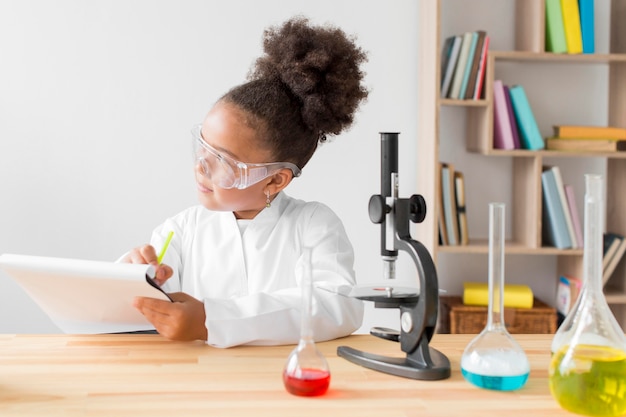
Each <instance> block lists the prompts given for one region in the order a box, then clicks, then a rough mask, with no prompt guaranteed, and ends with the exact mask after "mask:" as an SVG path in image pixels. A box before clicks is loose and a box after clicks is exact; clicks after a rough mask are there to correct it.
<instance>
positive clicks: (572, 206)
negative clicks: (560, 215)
mask: <svg viewBox="0 0 626 417" xmlns="http://www.w3.org/2000/svg"><path fill="white" fill-rule="evenodd" d="M563 188H565V196H566V197H567V205H568V206H569V211H570V215H571V217H572V224H573V226H574V233H576V243H577V244H578V247H579V248H582V247H583V229H582V227H581V224H580V216H579V215H578V208H577V207H576V197H575V196H574V187H573V186H571V185H567V184H565V185H564V187H563Z"/></svg>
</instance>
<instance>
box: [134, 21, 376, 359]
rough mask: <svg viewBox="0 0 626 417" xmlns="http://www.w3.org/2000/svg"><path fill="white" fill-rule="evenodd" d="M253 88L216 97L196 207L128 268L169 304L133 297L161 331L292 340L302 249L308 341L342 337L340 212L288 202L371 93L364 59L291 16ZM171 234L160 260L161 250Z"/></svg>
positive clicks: (259, 341) (347, 43) (215, 339)
mask: <svg viewBox="0 0 626 417" xmlns="http://www.w3.org/2000/svg"><path fill="white" fill-rule="evenodd" d="M263 46H264V55H263V56H262V57H261V58H259V59H258V60H257V61H256V64H255V66H254V67H253V69H252V71H251V73H250V76H249V81H248V82H246V83H244V84H242V85H239V86H237V87H235V88H233V89H232V90H230V91H229V92H227V93H226V94H225V95H224V96H223V97H221V98H220V99H219V100H218V101H217V103H216V104H215V105H214V107H213V108H212V109H211V110H210V111H209V113H208V115H207V116H206V118H205V120H204V122H203V123H202V124H201V125H198V126H196V127H195V128H194V129H193V131H192V141H193V149H194V155H195V176H196V182H197V189H198V198H199V200H200V205H199V206H195V207H191V208H189V209H187V210H185V211H183V212H182V213H180V214H178V215H176V216H174V217H173V218H171V219H168V220H166V221H165V222H164V223H163V224H162V225H161V226H159V227H158V228H156V230H155V231H154V232H153V236H152V240H151V243H152V245H145V246H142V247H139V248H135V249H133V250H131V251H130V252H129V253H128V254H127V255H126V256H125V257H124V261H126V262H132V263H150V264H153V265H155V267H156V273H157V276H156V281H157V283H158V284H159V285H162V287H163V289H164V290H165V291H166V292H168V293H169V294H170V297H171V298H172V300H173V301H174V302H167V301H161V300H156V299H151V298H142V297H138V298H137V299H136V300H135V307H136V308H137V309H138V310H139V311H141V312H142V313H143V314H144V316H145V317H146V318H147V319H148V320H149V321H150V322H151V323H152V324H153V325H154V326H155V328H156V330H157V331H158V332H159V333H160V334H162V335H163V336H165V337H167V338H169V339H173V340H196V339H200V340H205V341H207V343H209V344H210V345H213V346H218V347H229V346H235V345H240V344H256V345H270V344H289V343H297V341H298V339H299V336H300V307H301V306H300V302H301V295H300V294H301V290H300V287H299V286H300V285H302V282H301V281H302V277H301V276H300V275H301V274H299V273H298V270H299V268H298V265H299V262H301V257H302V253H303V248H306V247H309V248H311V249H312V252H311V259H312V261H311V263H312V271H313V286H314V290H313V319H312V328H313V331H314V335H315V339H316V340H318V341H321V340H329V339H333V338H337V337H342V336H346V335H349V334H350V333H352V332H353V331H354V330H356V329H357V328H358V327H359V326H360V325H361V321H362V316H363V306H362V304H361V302H360V301H358V300H355V299H352V298H348V297H344V296H341V295H338V294H337V291H338V289H339V287H342V286H353V285H355V277H354V270H353V261H354V254H353V249H352V246H351V244H350V242H349V240H348V237H347V235H346V232H345V230H344V228H343V225H342V223H341V221H340V220H339V218H338V217H337V215H336V214H334V213H333V212H332V211H331V210H330V209H329V208H328V207H327V206H325V205H323V204H321V203H318V202H304V201H301V200H296V199H293V198H291V197H289V196H287V195H286V194H285V192H284V189H285V187H287V185H289V183H290V182H291V181H292V180H293V179H294V178H295V177H298V176H299V175H300V173H301V171H302V169H303V168H304V166H305V165H306V164H307V162H308V161H309V159H310V158H311V156H312V155H313V153H314V152H315V150H316V148H317V145H318V143H319V142H324V141H325V140H326V138H327V135H337V134H339V133H340V132H341V131H343V130H345V129H346V128H348V127H349V126H350V125H351V124H352V122H353V117H354V113H355V111H356V110H357V108H358V106H359V104H360V103H361V101H362V100H364V99H365V98H366V97H367V90H366V89H365V88H364V87H363V86H362V84H361V81H362V79H363V72H362V71H361V70H360V68H359V66H360V64H361V63H363V62H364V61H365V60H366V55H365V53H364V52H363V51H362V50H361V49H360V48H358V47H357V46H356V45H355V44H354V43H353V41H352V40H351V39H350V38H349V37H347V36H346V34H345V33H344V32H343V31H341V30H340V29H338V28H334V27H327V26H312V25H310V24H309V21H308V20H307V19H305V18H300V17H298V18H293V19H291V20H289V21H287V22H286V23H284V24H283V25H282V26H280V27H275V28H270V29H268V30H266V31H265V34H264V42H263ZM170 231H173V232H174V237H173V239H172V241H171V244H170V246H169V248H168V250H167V253H166V255H165V257H164V258H163V262H162V263H161V264H160V265H159V264H158V263H157V254H156V250H155V247H156V248H160V247H161V246H162V245H163V242H164V241H165V237H166V236H167V235H168V234H169V232H170Z"/></svg>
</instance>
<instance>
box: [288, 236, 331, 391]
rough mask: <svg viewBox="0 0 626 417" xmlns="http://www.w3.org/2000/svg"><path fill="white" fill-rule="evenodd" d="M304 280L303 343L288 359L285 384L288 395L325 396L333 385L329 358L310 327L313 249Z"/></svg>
mask: <svg viewBox="0 0 626 417" xmlns="http://www.w3.org/2000/svg"><path fill="white" fill-rule="evenodd" d="M300 271H301V273H302V274H301V278H302V322H301V323H302V324H301V328H300V342H299V343H298V346H297V347H296V348H295V349H294V350H293V351H292V352H291V354H290V355H289V357H288V358H287V363H286V365H285V369H284V370H283V383H284V384H285V388H286V389H287V391H288V392H290V393H291V394H294V395H301V396H308V397H311V396H317V395H323V394H324V393H325V392H326V391H327V390H328V386H329V384H330V369H329V367H328V363H327V362H326V358H324V355H322V353H321V352H320V351H319V350H318V349H317V347H316V346H315V342H314V340H313V329H312V327H311V314H312V308H313V306H312V299H313V284H312V281H313V279H312V278H313V277H312V266H311V249H310V248H304V251H303V255H302V262H301V264H300Z"/></svg>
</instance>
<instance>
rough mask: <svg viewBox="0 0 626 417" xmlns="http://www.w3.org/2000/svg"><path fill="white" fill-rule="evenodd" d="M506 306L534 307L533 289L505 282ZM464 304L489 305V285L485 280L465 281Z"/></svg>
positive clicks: (504, 302) (504, 301)
mask: <svg viewBox="0 0 626 417" xmlns="http://www.w3.org/2000/svg"><path fill="white" fill-rule="evenodd" d="M503 292H504V300H503V304H504V307H510V308H532V307H533V291H532V289H531V288H530V287H529V286H528V285H521V284H504V289H503ZM463 304H465V305H475V306H486V305H489V285H488V284H487V283H483V282H464V283H463Z"/></svg>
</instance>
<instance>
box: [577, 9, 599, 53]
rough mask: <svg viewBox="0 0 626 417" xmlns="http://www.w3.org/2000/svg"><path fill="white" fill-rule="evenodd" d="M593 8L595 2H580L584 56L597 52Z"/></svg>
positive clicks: (579, 10)
mask: <svg viewBox="0 0 626 417" xmlns="http://www.w3.org/2000/svg"><path fill="white" fill-rule="evenodd" d="M593 7H594V6H593V0H578V12H579V13H580V32H581V37H582V41H583V54H593V53H594V52H595V51H596V47H595V42H596V40H595V34H594V31H595V26H594V11H593Z"/></svg>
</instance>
